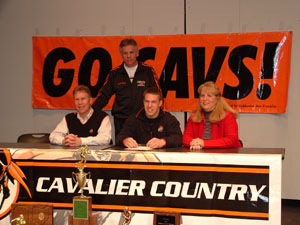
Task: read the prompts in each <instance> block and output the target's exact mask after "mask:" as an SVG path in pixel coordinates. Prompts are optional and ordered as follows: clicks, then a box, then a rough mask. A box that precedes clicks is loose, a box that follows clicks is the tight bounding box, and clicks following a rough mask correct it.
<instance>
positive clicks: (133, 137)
mask: <svg viewBox="0 0 300 225" xmlns="http://www.w3.org/2000/svg"><path fill="white" fill-rule="evenodd" d="M162 101H163V97H162V93H161V91H160V90H159V89H158V88H157V87H150V88H148V89H146V90H145V92H144V108H143V109H142V110H140V112H138V113H137V115H131V116H129V117H128V119H127V120H126V122H125V124H124V126H123V128H122V130H121V132H120V133H119V135H118V136H117V138H116V142H117V145H120V146H125V147H127V148H136V147H138V145H139V144H142V145H146V146H148V147H150V148H162V147H167V148H168V147H173V148H174V147H180V146H181V145H182V133H181V129H180V126H179V122H178V120H177V119H176V118H175V117H174V116H172V115H171V114H170V113H168V112H165V111H163V110H162V109H161V106H162Z"/></svg>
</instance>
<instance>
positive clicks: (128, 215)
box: [122, 207, 131, 225]
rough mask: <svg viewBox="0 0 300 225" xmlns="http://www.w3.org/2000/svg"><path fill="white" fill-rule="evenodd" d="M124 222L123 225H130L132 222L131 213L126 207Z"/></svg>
mask: <svg viewBox="0 0 300 225" xmlns="http://www.w3.org/2000/svg"><path fill="white" fill-rule="evenodd" d="M123 217H124V222H123V223H122V225H129V224H130V222H131V211H130V210H129V209H128V207H126V208H125V209H124V211H123Z"/></svg>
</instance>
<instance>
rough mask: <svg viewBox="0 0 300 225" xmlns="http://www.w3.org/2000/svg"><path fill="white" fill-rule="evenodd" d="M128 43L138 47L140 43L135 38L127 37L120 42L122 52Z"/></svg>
mask: <svg viewBox="0 0 300 225" xmlns="http://www.w3.org/2000/svg"><path fill="white" fill-rule="evenodd" d="M127 45H133V46H135V47H136V49H138V44H137V42H136V41H135V40H134V39H133V38H125V39H123V40H122V41H121V43H120V52H121V51H122V48H123V47H124V46H127Z"/></svg>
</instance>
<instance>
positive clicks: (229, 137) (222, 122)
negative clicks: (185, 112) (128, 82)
mask: <svg viewBox="0 0 300 225" xmlns="http://www.w3.org/2000/svg"><path fill="white" fill-rule="evenodd" d="M198 93H199V104H198V107H197V109H196V110H195V111H193V112H192V113H191V116H190V118H189V120H188V122H187V125H186V128H185V131H184V134H183V140H182V142H183V145H184V146H186V147H190V149H191V150H195V151H197V150H200V149H202V148H239V147H242V146H241V143H240V141H239V136H238V125H237V122H236V118H237V117H238V112H237V111H235V110H233V109H232V108H231V107H230V106H229V104H228V103H227V102H226V101H225V100H224V99H223V97H222V96H221V91H220V89H219V87H218V86H217V85H216V84H215V83H214V82H211V81H208V82H205V83H204V84H202V85H200V86H199V88H198Z"/></svg>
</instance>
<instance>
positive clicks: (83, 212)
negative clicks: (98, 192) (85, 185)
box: [68, 196, 97, 225]
mask: <svg viewBox="0 0 300 225" xmlns="http://www.w3.org/2000/svg"><path fill="white" fill-rule="evenodd" d="M68 223H69V225H97V217H94V216H92V197H89V196H88V197H83V198H82V197H80V196H75V197H73V216H69V217H68Z"/></svg>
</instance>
